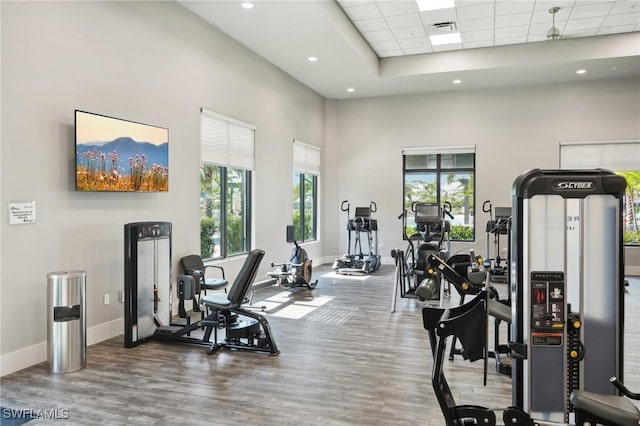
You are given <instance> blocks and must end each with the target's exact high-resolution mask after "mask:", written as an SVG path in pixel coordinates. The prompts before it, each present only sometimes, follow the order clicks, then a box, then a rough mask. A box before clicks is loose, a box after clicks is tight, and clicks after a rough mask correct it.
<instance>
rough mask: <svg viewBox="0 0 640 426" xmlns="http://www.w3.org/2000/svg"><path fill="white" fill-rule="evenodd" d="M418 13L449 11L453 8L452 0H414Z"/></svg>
mask: <svg viewBox="0 0 640 426" xmlns="http://www.w3.org/2000/svg"><path fill="white" fill-rule="evenodd" d="M416 1H417V2H418V9H419V10H420V12H425V11H427V10H438V9H449V8H450V7H455V4H454V3H453V0H416Z"/></svg>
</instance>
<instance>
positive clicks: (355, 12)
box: [344, 4, 382, 21]
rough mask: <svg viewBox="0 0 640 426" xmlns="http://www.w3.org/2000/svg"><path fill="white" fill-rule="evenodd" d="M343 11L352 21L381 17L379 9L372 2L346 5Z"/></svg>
mask: <svg viewBox="0 0 640 426" xmlns="http://www.w3.org/2000/svg"><path fill="white" fill-rule="evenodd" d="M344 11H345V12H346V13H347V16H348V17H349V18H350V19H351V20H352V21H357V20H360V19H373V18H380V17H382V15H381V14H380V11H379V10H378V8H377V7H376V6H375V5H374V4H365V5H360V6H353V7H347V8H345V9H344Z"/></svg>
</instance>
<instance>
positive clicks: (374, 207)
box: [369, 201, 378, 213]
mask: <svg viewBox="0 0 640 426" xmlns="http://www.w3.org/2000/svg"><path fill="white" fill-rule="evenodd" d="M369 209H370V210H371V213H375V212H377V211H378V205H377V204H376V202H375V201H369Z"/></svg>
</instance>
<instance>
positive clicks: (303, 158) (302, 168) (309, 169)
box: [293, 140, 320, 176]
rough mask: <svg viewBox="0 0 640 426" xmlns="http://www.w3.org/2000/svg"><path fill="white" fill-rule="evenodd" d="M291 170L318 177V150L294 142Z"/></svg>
mask: <svg viewBox="0 0 640 426" xmlns="http://www.w3.org/2000/svg"><path fill="white" fill-rule="evenodd" d="M293 170H294V171H296V172H300V173H307V174H311V175H315V176H320V148H318V147H316V146H313V145H309V144H306V143H304V142H300V141H297V140H294V141H293Z"/></svg>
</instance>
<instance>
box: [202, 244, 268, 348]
mask: <svg viewBox="0 0 640 426" xmlns="http://www.w3.org/2000/svg"><path fill="white" fill-rule="evenodd" d="M263 257H264V251H263V250H259V249H256V250H252V251H251V252H249V254H248V255H247V259H246V260H245V262H244V264H243V265H242V269H241V270H240V272H239V273H238V276H237V277H236V279H235V281H234V282H233V285H232V286H231V288H230V289H229V293H228V294H225V293H211V294H208V295H206V296H203V297H202V299H201V302H202V304H203V305H204V306H205V307H206V309H207V311H208V312H212V315H213V316H215V317H217V318H218V320H217V322H216V324H212V325H211V326H212V328H213V341H212V344H211V347H210V348H209V349H207V353H208V354H212V353H214V352H216V351H217V350H219V349H221V348H229V349H242V350H252V351H258V352H268V353H269V354H271V355H277V354H279V353H280V351H279V350H278V347H277V345H276V342H275V339H274V338H273V335H272V334H271V327H270V326H269V322H268V321H267V319H266V318H265V317H263V316H262V315H260V314H258V313H257V312H255V311H252V310H248V309H244V308H242V305H243V303H246V302H247V301H248V298H247V294H248V293H249V290H250V289H251V286H252V284H253V281H254V279H255V277H256V274H257V272H258V267H259V266H260V262H261V261H262V258H263ZM219 328H220V329H221V328H224V329H225V332H226V335H225V340H224V341H223V342H218V329H219Z"/></svg>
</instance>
